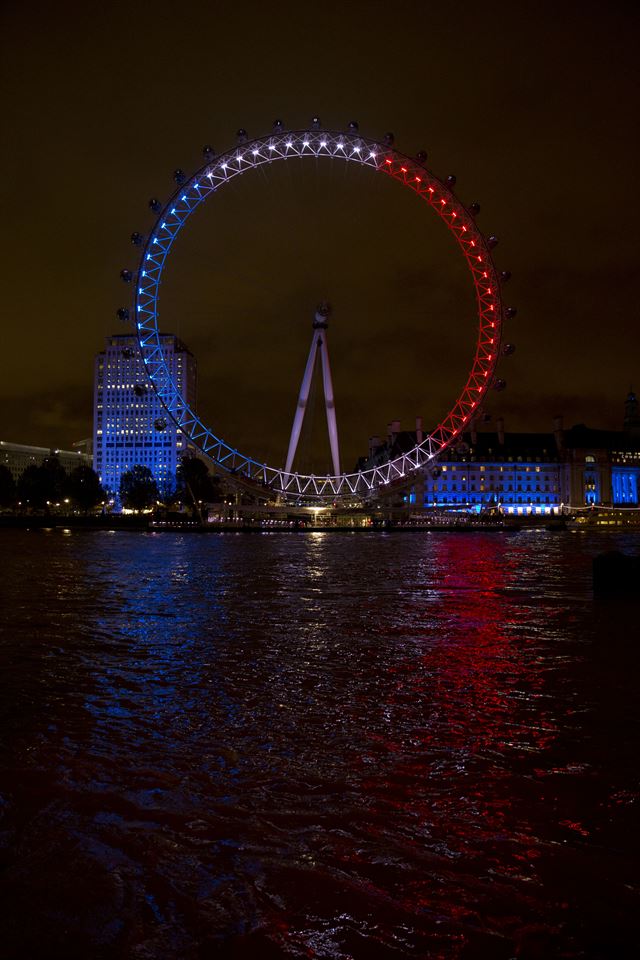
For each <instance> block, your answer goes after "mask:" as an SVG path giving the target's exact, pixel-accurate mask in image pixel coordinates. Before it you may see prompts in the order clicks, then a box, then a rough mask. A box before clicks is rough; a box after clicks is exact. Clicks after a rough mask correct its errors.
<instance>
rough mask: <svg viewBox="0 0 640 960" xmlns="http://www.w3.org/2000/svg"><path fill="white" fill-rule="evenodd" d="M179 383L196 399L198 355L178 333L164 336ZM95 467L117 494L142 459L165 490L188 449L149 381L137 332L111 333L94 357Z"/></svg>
mask: <svg viewBox="0 0 640 960" xmlns="http://www.w3.org/2000/svg"><path fill="white" fill-rule="evenodd" d="M161 343H162V351H163V354H164V356H165V358H166V361H167V364H168V366H169V370H170V371H171V375H172V378H173V381H174V383H176V384H177V385H178V388H179V390H180V392H181V393H182V396H183V397H184V399H185V401H186V403H188V404H189V406H192V407H193V406H195V401H196V361H195V358H194V356H193V355H192V353H191V352H190V351H189V350H188V348H187V347H186V346H185V344H184V343H182V341H180V340H178V338H177V337H174V336H170V335H164V336H162V337H161ZM93 411H94V414H93V423H94V425H93V434H94V444H93V457H94V470H95V471H96V473H97V474H98V476H99V477H100V481H101V483H102V485H103V486H104V488H105V489H106V490H107V491H108V492H109V494H110V495H111V496H113V497H114V498H117V495H118V490H119V487H120V478H121V477H122V474H123V473H125V472H126V471H127V470H130V469H131V468H132V467H134V466H137V465H140V466H145V467H148V468H149V469H150V470H151V473H152V474H153V476H154V478H155V480H156V482H157V483H158V486H159V488H160V491H161V492H162V493H164V492H168V491H169V490H172V489H173V488H174V486H175V476H176V469H177V467H178V465H179V462H180V457H181V456H183V455H184V454H185V453H186V452H187V451H188V449H189V447H188V442H187V440H186V438H185V437H184V436H183V435H182V433H180V431H179V430H178V429H177V427H176V426H175V425H174V424H173V422H172V421H171V420H170V418H169V417H168V416H167V415H166V412H165V411H164V409H163V407H162V404H161V403H160V401H159V400H158V398H157V396H156V394H155V393H154V391H153V389H152V388H151V387H150V386H149V384H148V380H147V375H146V373H145V370H144V364H143V362H142V358H141V357H140V353H139V350H138V343H137V340H136V338H135V337H134V336H131V335H128V334H121V335H114V336H111V337H107V340H106V344H105V349H104V350H102V351H101V352H100V353H99V354H98V355H97V356H96V360H95V376H94V404H93Z"/></svg>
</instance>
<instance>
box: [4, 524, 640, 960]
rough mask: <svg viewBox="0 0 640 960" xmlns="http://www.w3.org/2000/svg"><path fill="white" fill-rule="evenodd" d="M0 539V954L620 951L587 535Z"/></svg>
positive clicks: (624, 904)
mask: <svg viewBox="0 0 640 960" xmlns="http://www.w3.org/2000/svg"><path fill="white" fill-rule="evenodd" d="M3 536H4V537H5V541H6V542H9V541H10V542H11V543H10V550H8V551H7V554H6V559H7V571H8V573H7V577H6V584H7V588H8V597H7V600H8V603H7V604H6V605H5V607H4V613H3V626H4V628H5V630H4V633H3V642H2V656H3V660H4V661H5V663H6V669H5V670H4V671H3V677H4V681H3V689H2V693H3V699H2V703H3V704H4V719H3V728H4V730H5V731H6V734H7V736H6V742H7V746H8V750H7V757H8V763H7V774H8V776H7V777H6V778H3V780H4V786H3V788H2V805H1V808H0V809H1V810H2V820H0V825H1V826H0V830H1V831H2V833H1V837H2V841H1V842H2V850H3V861H4V862H5V863H6V869H5V879H4V886H3V894H4V902H5V904H6V911H5V913H6V919H5V921H4V927H3V930H2V932H3V934H4V936H3V942H5V943H8V944H9V945H10V946H11V948H12V949H13V948H14V947H15V951H16V952H15V954H14V955H15V956H16V957H17V956H20V952H19V951H20V950H22V952H23V955H24V952H25V948H26V947H28V952H29V955H30V956H37V955H39V954H38V950H39V949H41V948H42V944H44V943H46V944H48V945H49V948H51V945H53V946H54V947H55V945H56V944H58V943H59V945H60V948H61V949H62V945H64V949H65V951H66V954H65V955H66V956H75V955H76V954H77V955H78V956H87V955H88V954H89V955H98V951H101V953H100V954H99V955H100V956H105V957H132V958H133V957H138V956H145V957H156V956H157V957H163V958H164V957H174V956H175V957H187V958H188V957H191V956H193V957H200V956H202V955H208V954H207V950H209V951H212V950H216V951H218V952H219V955H220V956H223V955H226V954H224V953H223V952H220V951H223V950H227V951H230V952H229V954H228V955H229V956H231V955H233V956H247V957H249V956H256V955H262V956H267V957H269V956H294V957H295V956H300V957H303V956H310V955H311V956H322V957H335V958H347V957H358V958H359V957H370V956H376V957H378V956H379V957H387V956H388V957H393V956H427V955H428V956H443V957H457V956H460V957H467V956H491V957H493V956H496V957H502V956H505V957H508V956H512V955H514V952H515V951H518V950H519V951H520V955H522V956H527V955H531V956H533V955H534V954H533V953H531V951H533V950H535V949H538V948H539V949H542V950H544V951H546V954H543V955H549V956H553V955H556V953H558V952H559V951H563V955H565V956H575V957H578V956H584V955H585V950H587V951H590V952H588V953H587V955H589V956H594V957H595V956H610V955H611V953H606V952H603V951H604V950H605V946H606V949H609V948H610V947H611V945H612V944H613V945H614V947H615V945H616V937H617V938H618V941H617V942H618V952H619V953H620V955H624V954H622V953H621V952H620V951H621V950H622V946H621V944H622V943H623V940H621V938H623V937H624V938H627V939H628V937H629V935H630V934H629V928H628V922H627V925H626V926H625V921H624V913H625V910H626V911H628V910H629V908H630V905H631V903H632V901H633V893H632V892H630V889H631V885H630V883H629V882H628V881H629V880H630V879H631V878H632V875H633V874H632V868H631V860H632V858H631V856H630V855H625V852H624V851H625V844H627V843H628V841H629V837H630V836H632V835H631V834H630V832H629V828H630V824H631V812H632V810H633V808H634V804H636V803H637V800H638V794H637V790H636V788H635V786H634V779H633V776H632V771H633V767H634V764H633V763H632V760H631V758H632V757H634V756H635V752H634V749H635V747H637V743H635V744H634V740H633V729H634V728H633V726H632V724H634V723H636V724H637V719H638V716H637V706H636V699H635V698H634V697H632V696H627V694H630V690H629V688H628V684H629V683H630V680H629V678H630V676H632V672H631V671H630V670H629V669H628V667H629V662H628V661H627V659H626V658H628V656H630V654H629V651H628V650H626V652H625V648H624V645H622V646H623V649H622V650H621V651H620V652H619V654H618V655H616V656H615V657H614V658H612V657H611V656H610V655H609V652H608V650H609V648H606V647H604V646H603V645H604V644H606V643H609V642H614V643H616V644H617V642H618V641H619V640H620V639H621V636H618V637H616V631H618V633H619V634H622V633H623V632H624V630H625V629H627V628H628V618H626V617H625V616H620V615H619V611H616V610H614V609H611V608H605V609H604V610H603V609H598V608H597V607H594V605H593V602H592V600H591V595H590V582H589V577H590V558H591V556H593V554H594V553H595V552H598V551H599V550H602V549H605V548H606V547H607V545H609V544H610V543H611V542H612V540H611V538H608V537H607V536H606V535H601V536H600V538H598V539H596V540H593V539H589V537H585V536H583V535H581V534H577V535H572V534H563V535H560V536H557V535H555V536H554V535H551V534H546V533H540V534H520V535H518V536H514V537H503V536H500V535H487V534H485V535H480V534H478V535H476V534H469V535H466V534H465V535H423V534H408V535H402V534H394V535H385V534H367V535H360V536H349V535H330V534H322V533H316V534H311V535H290V534H273V535H264V536H260V535H216V536H206V537H205V536H197V535H174V534H165V533H163V534H155V535H154V534H139V533H135V534H134V533H131V534H120V533H119V534H109V533H87V532H73V533H72V534H71V535H70V536H66V537H62V535H60V534H58V533H56V532H55V531H52V532H51V533H49V534H43V533H35V532H34V533H26V532H22V531H20V532H19V531H15V532H14V531H11V532H7V531H5V533H4V534H3ZM616 543H617V544H621V545H623V546H625V545H626V546H627V547H629V546H635V542H634V541H633V538H631V539H626V540H625V539H624V538H622V539H620V538H619V537H618V538H616ZM36 563H37V565H38V570H39V576H38V578H37V580H36V581H35V583H34V578H33V569H34V565H35V564H36ZM603 648H604V649H606V650H607V654H606V655H605V656H603V654H602V651H603ZM62 864H64V869H63V868H62V866H61V865H62ZM600 875H604V876H606V877H607V879H608V882H609V885H610V893H608V894H604V893H603V891H602V890H601V889H599V887H600V884H599V883H598V885H596V878H597V877H598V876H600ZM27 916H28V917H29V918H30V920H29V923H26V921H25V917H27ZM540 944H542V946H540ZM74 951H75V953H74ZM527 951H529V954H527ZM598 951H600V952H598ZM42 955H43V956H44V955H47V956H48V955H51V954H46V953H43V954H42ZM214 955H218V954H214ZM614 955H615V954H614Z"/></svg>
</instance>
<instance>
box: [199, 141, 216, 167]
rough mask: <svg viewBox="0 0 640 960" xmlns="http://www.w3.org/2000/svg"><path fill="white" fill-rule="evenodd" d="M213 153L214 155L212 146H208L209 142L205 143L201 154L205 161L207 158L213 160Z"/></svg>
mask: <svg viewBox="0 0 640 960" xmlns="http://www.w3.org/2000/svg"><path fill="white" fill-rule="evenodd" d="M215 155H216V152H215V150H214V149H213V147H211V146H209V144H208V143H206V144H205V145H204V147H203V148H202V156H203V157H204V159H205V160H206V161H207V163H208V162H209V160H213V158H214V157H215Z"/></svg>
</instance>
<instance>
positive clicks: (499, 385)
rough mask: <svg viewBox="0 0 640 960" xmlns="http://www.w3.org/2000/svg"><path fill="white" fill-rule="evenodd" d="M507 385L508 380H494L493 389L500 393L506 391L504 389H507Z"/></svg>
mask: <svg viewBox="0 0 640 960" xmlns="http://www.w3.org/2000/svg"><path fill="white" fill-rule="evenodd" d="M506 385H507V381H506V380H494V382H493V389H494V390H497V391H498V392H499V391H500V390H504V388H505V387H506Z"/></svg>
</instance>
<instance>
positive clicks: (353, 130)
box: [349, 120, 360, 133]
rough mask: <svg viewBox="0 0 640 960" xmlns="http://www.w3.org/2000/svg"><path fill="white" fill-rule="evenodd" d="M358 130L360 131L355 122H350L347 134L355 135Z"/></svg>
mask: <svg viewBox="0 0 640 960" xmlns="http://www.w3.org/2000/svg"><path fill="white" fill-rule="evenodd" d="M359 129H360V126H359V124H358V121H357V120H352V121H351V122H350V123H349V133H357V132H358V130H359Z"/></svg>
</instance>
